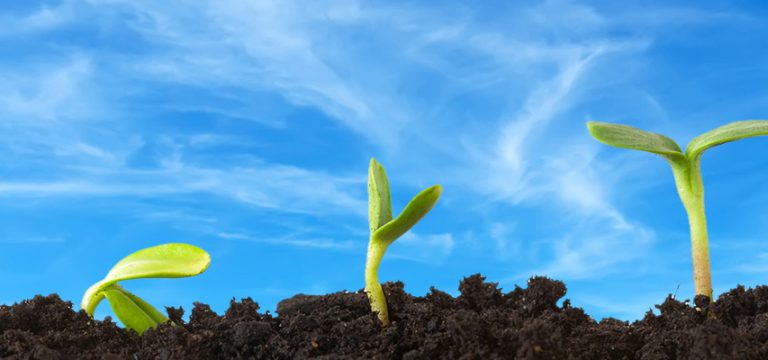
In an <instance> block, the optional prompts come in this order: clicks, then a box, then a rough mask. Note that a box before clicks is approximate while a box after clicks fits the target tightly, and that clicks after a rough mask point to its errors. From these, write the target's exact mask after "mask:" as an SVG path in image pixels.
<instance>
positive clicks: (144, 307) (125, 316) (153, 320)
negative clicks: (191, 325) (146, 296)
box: [103, 284, 168, 335]
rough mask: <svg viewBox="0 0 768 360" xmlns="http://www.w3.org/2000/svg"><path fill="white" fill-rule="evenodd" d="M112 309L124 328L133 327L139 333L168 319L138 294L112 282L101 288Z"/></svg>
mask: <svg viewBox="0 0 768 360" xmlns="http://www.w3.org/2000/svg"><path fill="white" fill-rule="evenodd" d="M103 292H104V295H106V297H107V300H109V305H110V306H111V307H112V311H114V312H115V315H117V318H118V319H120V322H122V323H123V325H125V327H126V328H129V329H133V330H135V331H136V332H137V333H139V335H141V334H142V333H144V331H146V330H147V329H149V328H153V327H155V326H157V325H159V324H162V323H164V322H166V321H168V318H167V317H165V315H163V314H162V313H161V312H160V311H158V310H157V309H155V307H154V306H152V305H150V304H148V303H147V302H146V301H144V300H142V299H141V298H139V297H138V296H136V295H134V294H132V293H131V292H129V291H127V290H125V289H123V288H122V287H121V286H120V285H117V284H113V285H110V286H109V287H107V288H106V289H104V290H103Z"/></svg>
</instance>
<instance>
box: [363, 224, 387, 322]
mask: <svg viewBox="0 0 768 360" xmlns="http://www.w3.org/2000/svg"><path fill="white" fill-rule="evenodd" d="M387 247H388V244H381V241H380V240H377V239H375V238H374V236H371V239H370V241H369V242H368V258H367V260H366V262H365V292H366V294H368V300H369V301H370V303H371V311H373V312H375V313H376V315H377V316H378V317H379V321H381V326H382V327H384V326H389V310H388V309H387V299H386V298H385V297H384V290H383V289H382V288H381V284H380V283H379V270H378V269H379V265H380V264H381V259H382V258H384V252H385V251H387Z"/></svg>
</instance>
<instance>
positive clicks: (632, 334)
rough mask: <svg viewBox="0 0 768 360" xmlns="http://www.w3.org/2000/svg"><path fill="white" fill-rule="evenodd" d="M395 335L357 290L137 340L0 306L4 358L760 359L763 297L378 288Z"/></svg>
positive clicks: (200, 311) (59, 311)
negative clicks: (613, 308)
mask: <svg viewBox="0 0 768 360" xmlns="http://www.w3.org/2000/svg"><path fill="white" fill-rule="evenodd" d="M384 290H385V293H386V295H387V299H388V301H389V307H390V316H391V320H392V325H391V326H390V327H388V328H384V329H382V328H380V327H379V325H378V320H377V319H376V317H375V316H374V315H373V314H371V312H370V308H369V306H368V300H367V298H366V296H365V294H364V293H363V292H362V291H358V292H355V293H349V292H339V293H334V294H330V295H324V296H309V295H296V296H294V297H292V298H290V299H286V300H283V301H282V302H280V304H279V305H278V309H277V313H278V314H279V316H277V317H273V316H272V315H270V314H269V313H266V314H265V313H260V312H259V306H258V305H257V304H256V303H255V302H254V301H252V300H251V299H243V300H242V301H240V302H236V301H234V300H233V301H232V302H231V303H230V307H229V309H228V310H227V311H226V313H225V314H224V315H223V316H219V315H218V314H216V313H214V312H213V311H211V309H210V307H209V306H208V305H205V304H200V303H196V304H195V305H194V308H193V309H192V312H191V315H190V319H189V322H183V321H182V320H181V318H182V316H183V310H182V309H180V308H168V309H167V310H168V315H169V318H171V319H172V320H173V321H174V322H175V323H176V324H178V325H171V324H164V325H161V326H160V327H158V328H157V329H154V330H149V331H147V332H146V333H145V334H144V336H141V337H139V336H137V335H136V334H135V333H133V332H132V331H126V330H124V329H121V328H119V327H118V326H117V325H116V324H115V323H114V322H112V321H111V320H110V319H109V318H107V319H106V320H104V321H93V320H91V319H90V318H89V317H88V316H87V315H86V314H85V313H84V312H82V311H78V312H75V311H73V310H72V303H71V302H68V301H62V300H61V299H60V298H59V297H58V296H57V295H55V294H53V295H48V296H35V297H34V298H33V299H31V300H26V301H23V302H21V303H18V304H15V305H13V306H5V305H3V306H0V359H297V358H308V357H316V358H321V359H513V358H516V359H648V360H650V359H768V287H765V286H760V287H757V288H755V289H749V290H747V289H745V288H744V287H742V286H739V287H737V288H735V289H733V290H731V291H729V292H727V293H725V294H723V295H721V296H720V298H719V299H718V300H717V301H716V302H715V303H713V304H711V305H710V304H709V302H708V301H707V300H708V299H706V298H700V297H697V298H696V299H695V301H694V305H693V306H691V305H689V304H688V303H687V302H685V303H683V302H679V301H677V300H675V299H674V298H672V297H671V296H670V297H668V298H667V299H666V300H665V301H664V302H663V303H662V304H661V305H658V306H656V307H657V308H658V309H659V312H660V314H659V315H656V314H654V313H653V312H651V311H650V310H649V311H648V313H647V314H646V315H645V317H644V318H643V319H642V320H639V321H636V322H634V323H631V324H630V323H628V322H625V321H620V320H616V319H611V318H608V319H604V320H602V321H600V322H596V321H594V320H593V319H592V318H591V317H589V316H588V315H587V314H585V313H584V311H583V310H582V309H580V308H577V307H573V306H571V303H570V301H568V300H564V301H563V303H562V305H558V301H559V300H560V299H561V298H562V297H563V296H565V284H563V283H562V282H560V281H554V280H550V279H547V278H544V277H534V278H531V279H530V280H529V281H528V286H527V288H525V289H522V288H515V289H514V290H513V291H511V292H509V293H506V294H505V293H502V292H501V291H500V290H499V289H498V287H497V285H496V284H495V283H488V282H485V279H484V278H483V277H482V276H480V275H474V276H470V277H468V278H465V279H464V280H463V281H462V282H461V283H460V285H459V290H460V292H461V295H459V296H458V297H457V298H454V297H452V296H450V295H448V294H446V293H444V292H442V291H439V290H435V289H432V290H431V291H430V292H429V293H428V294H427V295H426V296H424V297H414V296H411V295H409V294H407V293H406V292H405V291H404V290H403V284H402V283H401V282H396V283H386V284H385V286H384Z"/></svg>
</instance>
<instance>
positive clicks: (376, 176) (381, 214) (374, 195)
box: [368, 159, 392, 232]
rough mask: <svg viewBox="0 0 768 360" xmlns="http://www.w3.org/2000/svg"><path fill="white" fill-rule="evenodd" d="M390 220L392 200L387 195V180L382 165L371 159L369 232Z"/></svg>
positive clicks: (369, 174) (369, 175) (369, 173)
mask: <svg viewBox="0 0 768 360" xmlns="http://www.w3.org/2000/svg"><path fill="white" fill-rule="evenodd" d="M391 220H392V201H391V199H390V195H389V180H387V173H386V172H385V171H384V167H383V166H381V164H379V162H378V161H376V159H371V165H370V167H369V169H368V224H369V225H370V227H371V232H374V231H376V230H377V229H378V228H380V227H381V226H382V225H384V224H386V223H388V222H390V221H391Z"/></svg>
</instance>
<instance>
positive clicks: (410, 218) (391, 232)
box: [372, 185, 443, 244]
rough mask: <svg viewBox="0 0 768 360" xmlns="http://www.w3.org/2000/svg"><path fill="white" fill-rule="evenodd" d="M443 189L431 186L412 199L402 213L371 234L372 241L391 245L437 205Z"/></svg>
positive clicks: (438, 186)
mask: <svg viewBox="0 0 768 360" xmlns="http://www.w3.org/2000/svg"><path fill="white" fill-rule="evenodd" d="M442 191H443V188H442V187H441V186H440V185H435V186H432V187H430V188H428V189H426V190H424V191H422V192H420V193H418V194H417V195H416V196H414V197H413V199H412V200H411V202H409V203H408V205H407V206H406V207H405V209H404V210H403V212H402V213H400V215H398V216H397V218H395V219H394V220H392V221H390V222H388V223H386V224H384V226H382V227H380V228H379V229H378V230H376V231H375V232H373V234H372V239H375V240H378V241H384V242H385V243H387V244H388V243H391V242H392V241H395V239H397V238H399V237H400V236H402V235H403V234H405V233H406V232H407V231H408V230H410V229H411V228H412V227H413V226H414V225H416V223H417V222H419V220H421V218H423V217H424V215H426V214H427V213H428V212H429V211H430V210H432V208H433V207H434V206H435V204H436V203H437V199H439V198H440V194H441V193H442Z"/></svg>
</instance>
